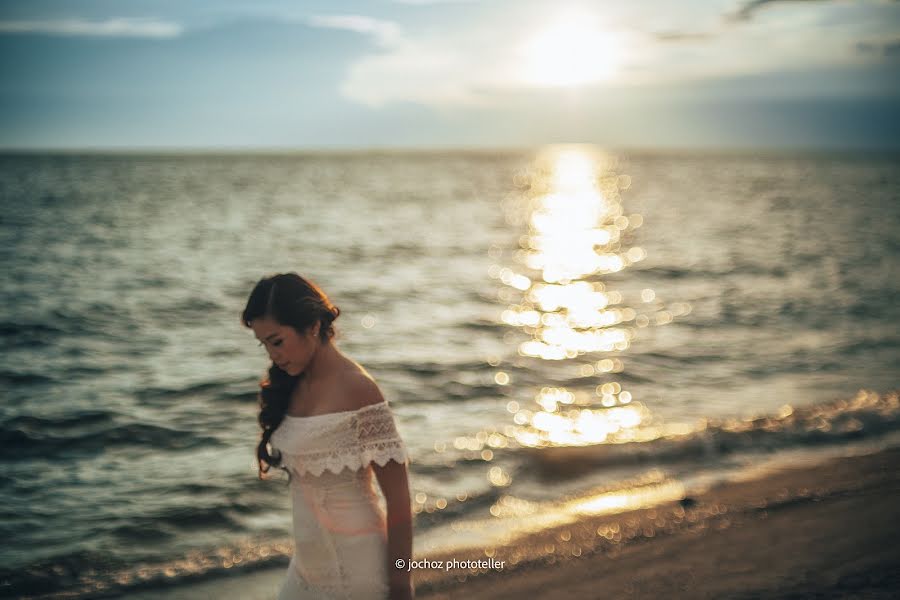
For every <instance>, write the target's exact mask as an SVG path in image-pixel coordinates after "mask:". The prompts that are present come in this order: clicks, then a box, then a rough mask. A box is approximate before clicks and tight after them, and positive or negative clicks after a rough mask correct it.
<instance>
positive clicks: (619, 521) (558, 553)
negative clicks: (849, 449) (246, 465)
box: [123, 447, 900, 600]
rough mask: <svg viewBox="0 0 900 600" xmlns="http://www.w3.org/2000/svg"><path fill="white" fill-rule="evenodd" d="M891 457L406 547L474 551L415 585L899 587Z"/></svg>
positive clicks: (276, 573) (273, 585) (215, 583)
mask: <svg viewBox="0 0 900 600" xmlns="http://www.w3.org/2000/svg"><path fill="white" fill-rule="evenodd" d="M898 466H900V447H894V448H888V449H884V450H877V451H873V452H871V453H868V454H861V455H855V456H849V457H837V458H831V459H828V460H827V461H825V462H814V463H813V464H804V465H800V466H798V465H796V464H795V465H794V466H784V465H782V466H774V467H772V468H771V469H766V470H764V471H755V472H750V474H748V475H746V476H744V477H741V478H739V479H737V480H733V481H730V482H728V483H724V484H720V485H717V486H715V487H712V488H710V489H708V490H706V491H702V492H698V493H695V494H693V495H691V496H688V497H686V498H682V499H680V500H677V501H672V502H666V503H663V504H659V505H656V506H654V507H652V508H642V509H638V510H632V511H628V512H620V513H616V514H607V515H598V516H586V517H583V518H580V519H579V520H578V521H576V522H574V523H566V524H564V525H559V526H555V527H552V528H548V529H544V530H541V531H538V532H535V533H529V534H525V535H523V536H522V537H519V538H517V539H515V540H514V541H513V542H512V543H510V544H506V545H498V546H496V547H489V548H480V549H479V548H476V549H472V548H469V549H462V550H454V551H446V552H433V553H424V554H419V553H416V554H415V555H414V560H416V561H422V560H428V561H444V562H443V563H442V567H445V566H446V564H448V563H447V561H451V560H456V561H482V563H481V564H482V566H481V567H476V568H464V567H463V568H454V569H450V570H449V571H448V570H446V569H445V568H427V567H423V568H421V569H419V568H417V569H414V570H413V581H414V583H415V587H416V598H419V599H422V600H443V599H451V598H461V597H465V598H474V599H481V598H483V599H489V598H490V599H495V598H496V599H503V598H509V599H512V598H521V597H523V596H525V597H529V598H532V599H540V598H547V599H552V598H557V597H560V595H563V596H565V597H569V598H594V597H597V595H598V593H600V594H601V595H602V596H603V597H633V598H657V597H665V598H685V599H689V598H690V599H693V598H738V599H743V598H747V599H749V598H759V597H765V598H804V597H808V596H817V597H838V598H840V597H859V596H860V595H862V596H863V597H866V598H893V597H896V594H897V591H898V590H900V549H898V546H897V544H896V540H897V539H898V537H900V503H898V502H897V499H898V498H900V469H898ZM491 561H493V562H491ZM501 562H502V567H500V568H498V566H497V565H499V564H500V563H501ZM492 564H493V565H494V566H493V568H492V567H491V565H492ZM284 572H285V567H278V568H267V569H261V570H259V571H254V572H252V573H245V574H235V575H233V576H229V577H221V578H214V579H210V580H205V581H198V582H195V583H190V584H186V585H180V586H176V587H164V588H157V589H154V590H135V591H133V592H132V593H129V594H126V596H123V597H127V598H132V599H135V600H155V599H159V598H167V597H172V596H173V595H175V596H177V597H178V598H182V599H185V600H199V599H207V598H209V599H212V598H221V597H240V598H242V599H246V600H264V599H269V600H271V599H272V598H274V597H275V596H276V594H277V590H278V588H279V586H280V584H281V582H282V578H283V576H284ZM599 590H602V592H599Z"/></svg>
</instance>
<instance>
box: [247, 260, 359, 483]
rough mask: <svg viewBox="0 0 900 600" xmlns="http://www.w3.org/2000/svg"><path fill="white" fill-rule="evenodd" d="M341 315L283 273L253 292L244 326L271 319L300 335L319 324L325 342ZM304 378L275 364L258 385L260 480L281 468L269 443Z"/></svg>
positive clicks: (321, 295)
mask: <svg viewBox="0 0 900 600" xmlns="http://www.w3.org/2000/svg"><path fill="white" fill-rule="evenodd" d="M340 314H341V311H340V309H339V308H338V307H337V306H335V305H334V304H332V303H331V300H329V299H328V296H326V295H325V292H323V291H322V290H321V289H320V288H319V286H317V285H316V284H315V283H313V282H312V281H309V280H308V279H304V278H303V277H300V275H298V274H297V273H280V274H278V275H272V276H271V277H264V278H263V279H260V280H259V282H258V283H257V284H256V287H254V288H253V291H252V292H250V297H249V298H248V299H247V306H246V307H245V308H244V312H243V313H242V314H241V322H242V323H243V324H244V326H245V327H250V322H251V321H252V320H254V319H259V318H263V317H268V318H271V319H274V320H275V321H276V322H278V324H279V325H288V326H290V327H293V328H294V329H295V330H297V333H299V334H303V333H304V332H306V331H307V330H308V329H309V328H310V327H313V326H314V325H315V324H316V323H320V325H319V337H320V338H321V340H322V341H323V342H325V341H327V340H329V339H331V338H332V337H334V327H333V325H332V323H333V322H334V320H335V319H337V318H338V316H339V315H340ZM303 375H304V374H303V373H301V374H299V375H289V374H288V373H287V372H286V371H283V370H281V369H280V368H279V367H278V366H277V365H276V364H275V363H274V362H273V363H272V365H271V366H270V367H269V372H268V375H267V376H266V377H265V378H263V379H262V381H260V382H259V387H260V390H259V425H260V427H262V434H261V436H260V440H259V445H258V446H257V448H256V457H257V460H258V461H259V478H260V479H263V474H264V473H268V472H269V468H270V467H281V455H280V454H276V456H274V457H273V456H271V455H270V454H269V449H268V444H269V439H270V438H271V437H272V432H274V431H275V429H277V428H278V426H279V425H281V422H282V421H283V420H284V416H285V414H287V409H288V404H289V402H290V398H291V392H292V391H293V390H294V387H295V386H296V385H297V383H298V382H299V381H300V379H301V378H302V377H303ZM281 468H283V467H281Z"/></svg>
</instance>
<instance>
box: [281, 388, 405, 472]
mask: <svg viewBox="0 0 900 600" xmlns="http://www.w3.org/2000/svg"><path fill="white" fill-rule="evenodd" d="M270 444H271V446H272V448H273V450H274V451H275V452H277V453H279V454H280V455H281V460H282V466H283V467H285V468H287V469H288V470H289V471H292V472H294V473H297V474H299V475H304V474H307V473H309V474H312V475H315V476H319V475H321V474H322V473H323V472H325V471H331V472H332V473H335V474H338V473H340V472H341V471H343V470H344V469H345V468H349V469H350V470H353V471H355V470H358V469H361V468H364V467H366V466H367V465H368V464H369V463H371V462H374V463H376V464H378V465H379V466H384V465H386V464H387V463H388V461H389V460H391V459H394V460H395V461H397V462H398V463H401V464H402V463H407V464H408V463H409V456H408V454H407V451H406V445H405V444H404V443H403V440H402V439H401V438H400V434H399V433H398V432H397V427H396V423H395V422H394V415H393V413H392V412H391V409H390V406H388V404H387V402H380V403H377V404H369V405H366V406H363V407H362V408H359V409H357V410H354V411H345V412H339V413H330V414H324V415H318V416H314V417H300V418H290V417H288V418H285V420H284V421H283V422H282V424H281V425H280V426H279V427H278V429H276V430H275V432H274V433H273V434H272V438H271V442H270Z"/></svg>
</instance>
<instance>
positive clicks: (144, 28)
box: [0, 18, 183, 38]
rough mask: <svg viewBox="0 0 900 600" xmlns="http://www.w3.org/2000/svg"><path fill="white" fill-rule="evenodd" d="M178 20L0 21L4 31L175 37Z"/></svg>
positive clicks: (180, 31) (177, 30)
mask: <svg viewBox="0 0 900 600" xmlns="http://www.w3.org/2000/svg"><path fill="white" fill-rule="evenodd" d="M182 31H183V28H182V27H181V25H179V24H177V23H172V22H169V21H162V20H159V19H152V18H149V19H132V18H112V19H106V20H105V21H88V20H85V19H58V20H49V21H0V33H26V34H28V33H31V34H35V33H36V34H43V35H63V36H85V37H139V38H172V37H177V36H179V35H181V33H182Z"/></svg>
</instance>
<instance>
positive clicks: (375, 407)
mask: <svg viewBox="0 0 900 600" xmlns="http://www.w3.org/2000/svg"><path fill="white" fill-rule="evenodd" d="M364 408H370V409H371V410H361V411H359V412H358V413H357V414H356V415H355V417H356V418H355V421H356V439H357V445H358V452H359V456H360V466H366V465H368V464H369V463H370V462H374V463H376V464H378V465H379V466H382V467H383V466H384V465H386V464H387V463H388V461H389V460H391V459H394V460H395V461H396V462H398V463H400V464H409V454H408V453H407V451H406V445H405V444H404V443H403V439H402V438H401V437H400V434H399V433H398V432H397V425H396V423H395V422H394V414H393V413H392V412H391V409H390V407H389V406H388V404H387V403H386V402H380V403H378V404H372V405H370V406H367V407H364Z"/></svg>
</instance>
